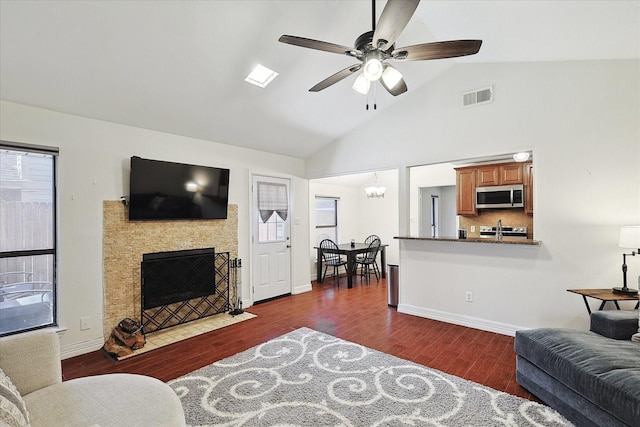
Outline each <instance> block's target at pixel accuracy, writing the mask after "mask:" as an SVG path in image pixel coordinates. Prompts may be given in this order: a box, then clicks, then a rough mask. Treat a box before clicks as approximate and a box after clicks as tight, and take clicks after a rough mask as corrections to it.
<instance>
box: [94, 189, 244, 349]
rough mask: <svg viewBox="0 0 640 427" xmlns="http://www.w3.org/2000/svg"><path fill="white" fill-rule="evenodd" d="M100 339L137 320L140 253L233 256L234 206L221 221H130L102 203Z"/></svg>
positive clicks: (113, 204) (123, 211)
mask: <svg viewBox="0 0 640 427" xmlns="http://www.w3.org/2000/svg"><path fill="white" fill-rule="evenodd" d="M103 214H104V224H103V230H104V231H103V232H104V236H103V255H104V279H103V286H104V288H103V289H104V320H103V334H104V337H108V336H109V335H110V334H111V330H112V329H113V328H114V327H115V326H116V325H117V324H118V322H119V321H120V320H122V319H124V318H125V317H130V318H132V319H137V320H140V264H141V262H142V255H143V254H145V253H153V252H164V251H175V250H184V249H198V248H206V247H215V248H216V252H229V257H230V258H237V256H238V206H237V205H229V208H228V214H227V215H228V216H227V219H226V220H201V221H129V219H128V212H127V208H126V206H124V204H123V203H122V202H121V201H105V202H104V203H103Z"/></svg>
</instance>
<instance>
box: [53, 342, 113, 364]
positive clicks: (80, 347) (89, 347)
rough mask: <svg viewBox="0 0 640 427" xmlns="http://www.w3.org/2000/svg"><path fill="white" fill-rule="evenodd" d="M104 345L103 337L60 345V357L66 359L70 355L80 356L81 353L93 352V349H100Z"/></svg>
mask: <svg viewBox="0 0 640 427" xmlns="http://www.w3.org/2000/svg"><path fill="white" fill-rule="evenodd" d="M103 345H104V340H103V339H102V338H93V339H91V340H89V341H83V342H79V343H76V344H71V345H65V346H62V347H60V358H61V359H63V360H64V359H68V358H70V357H74V356H80V355H81V354H86V353H91V352H92V351H96V350H100V349H101V348H102V346H103Z"/></svg>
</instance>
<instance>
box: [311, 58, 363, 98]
mask: <svg viewBox="0 0 640 427" xmlns="http://www.w3.org/2000/svg"><path fill="white" fill-rule="evenodd" d="M360 68H362V64H355V65H352V66H350V67H347V68H345V69H344V70H340V71H338V72H337V73H335V74H334V75H332V76H329V77H327V78H326V79H324V80H323V81H321V82H320V83H318V84H317V85H315V86H314V87H312V88H311V89H309V92H320V91H321V90H323V89H326V88H328V87H329V86H331V85H333V84H335V83H338V82H339V81H340V80H342V79H346V78H347V77H349V76H350V75H351V74H353V73H355V72H356V71H358V70H359V69H360Z"/></svg>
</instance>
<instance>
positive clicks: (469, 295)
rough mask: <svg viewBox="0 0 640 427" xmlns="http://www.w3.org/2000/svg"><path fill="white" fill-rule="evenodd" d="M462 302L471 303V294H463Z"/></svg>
mask: <svg viewBox="0 0 640 427" xmlns="http://www.w3.org/2000/svg"><path fill="white" fill-rule="evenodd" d="M464 300H465V301H466V302H473V293H471V292H465V293H464Z"/></svg>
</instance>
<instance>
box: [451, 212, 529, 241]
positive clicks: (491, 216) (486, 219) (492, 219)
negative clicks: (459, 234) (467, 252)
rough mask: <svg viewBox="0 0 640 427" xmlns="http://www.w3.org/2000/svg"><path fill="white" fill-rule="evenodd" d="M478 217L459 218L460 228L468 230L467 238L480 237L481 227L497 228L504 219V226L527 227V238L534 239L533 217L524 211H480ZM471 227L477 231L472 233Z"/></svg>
mask: <svg viewBox="0 0 640 427" xmlns="http://www.w3.org/2000/svg"><path fill="white" fill-rule="evenodd" d="M478 214H479V215H478V216H459V217H458V218H460V228H466V229H467V237H469V238H471V237H480V226H481V225H490V226H495V225H496V224H497V223H498V220H499V219H502V225H503V226H509V227H522V226H524V227H527V238H528V239H533V216H532V215H527V214H525V213H524V210H523V209H480V210H479V211H478ZM471 226H475V227H476V230H475V231H474V232H471Z"/></svg>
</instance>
